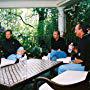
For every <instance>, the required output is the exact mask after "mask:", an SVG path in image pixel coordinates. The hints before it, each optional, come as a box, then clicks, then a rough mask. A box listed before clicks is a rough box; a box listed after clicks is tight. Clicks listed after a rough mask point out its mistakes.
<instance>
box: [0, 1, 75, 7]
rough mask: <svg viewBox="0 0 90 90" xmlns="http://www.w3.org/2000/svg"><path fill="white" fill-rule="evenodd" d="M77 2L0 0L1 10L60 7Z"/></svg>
mask: <svg viewBox="0 0 90 90" xmlns="http://www.w3.org/2000/svg"><path fill="white" fill-rule="evenodd" d="M71 1H75V0H0V8H22V7H23V8H30V7H58V6H62V5H64V4H66V3H68V2H71Z"/></svg>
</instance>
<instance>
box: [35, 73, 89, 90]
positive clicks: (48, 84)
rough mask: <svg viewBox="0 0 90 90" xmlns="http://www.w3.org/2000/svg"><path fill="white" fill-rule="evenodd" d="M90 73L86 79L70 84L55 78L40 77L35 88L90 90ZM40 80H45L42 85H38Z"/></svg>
mask: <svg viewBox="0 0 90 90" xmlns="http://www.w3.org/2000/svg"><path fill="white" fill-rule="evenodd" d="M89 74H90V72H89V73H88V75H87V77H86V79H85V80H82V81H80V82H77V83H74V84H69V85H63V84H59V83H57V82H56V81H55V79H53V80H50V79H48V78H45V77H38V78H37V79H36V80H35V83H34V90H79V89H82V90H90V81H89V79H88V77H90V75H89ZM69 76H70V75H69ZM56 78H57V76H56ZM58 78H59V77H58ZM40 81H44V82H45V83H44V84H43V85H41V86H40V87H38V82H40Z"/></svg>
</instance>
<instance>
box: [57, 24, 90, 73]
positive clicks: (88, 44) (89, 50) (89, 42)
mask: <svg viewBox="0 0 90 90" xmlns="http://www.w3.org/2000/svg"><path fill="white" fill-rule="evenodd" d="M87 29H88V27H86V26H85V24H83V23H80V24H77V25H76V27H75V34H76V36H77V37H79V38H80V42H79V44H78V47H77V49H75V48H73V50H74V51H75V52H76V53H77V56H76V59H75V60H74V61H73V62H72V63H71V64H65V65H61V66H60V67H59V68H58V74H61V73H62V72H64V71H66V70H76V71H84V70H90V35H89V34H87Z"/></svg>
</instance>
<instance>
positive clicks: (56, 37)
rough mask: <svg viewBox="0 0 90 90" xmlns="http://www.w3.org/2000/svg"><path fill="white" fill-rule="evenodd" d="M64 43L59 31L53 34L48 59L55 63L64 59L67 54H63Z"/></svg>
mask: <svg viewBox="0 0 90 90" xmlns="http://www.w3.org/2000/svg"><path fill="white" fill-rule="evenodd" d="M65 49H66V43H65V40H64V38H61V37H60V32H59V31H54V32H53V38H52V40H51V53H50V59H51V60H53V61H56V59H58V58H66V57H67V54H66V53H65Z"/></svg>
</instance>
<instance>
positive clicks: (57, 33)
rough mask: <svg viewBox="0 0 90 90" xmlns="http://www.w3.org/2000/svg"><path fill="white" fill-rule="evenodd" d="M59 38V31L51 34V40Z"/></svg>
mask: <svg viewBox="0 0 90 90" xmlns="http://www.w3.org/2000/svg"><path fill="white" fill-rule="evenodd" d="M59 37H60V32H59V31H54V32H53V38H54V39H55V40H56V39H58V38H59Z"/></svg>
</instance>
